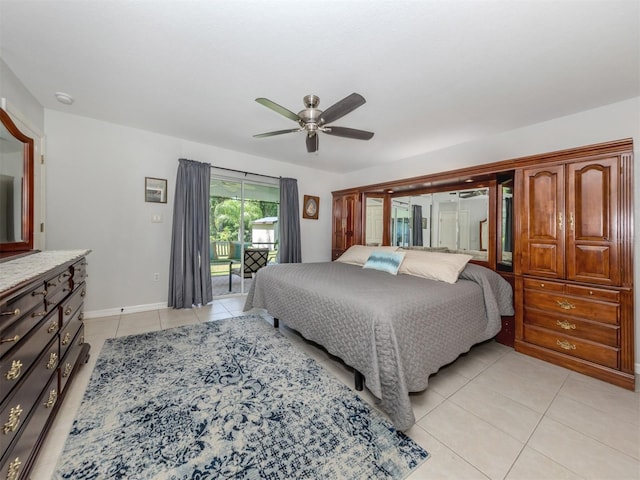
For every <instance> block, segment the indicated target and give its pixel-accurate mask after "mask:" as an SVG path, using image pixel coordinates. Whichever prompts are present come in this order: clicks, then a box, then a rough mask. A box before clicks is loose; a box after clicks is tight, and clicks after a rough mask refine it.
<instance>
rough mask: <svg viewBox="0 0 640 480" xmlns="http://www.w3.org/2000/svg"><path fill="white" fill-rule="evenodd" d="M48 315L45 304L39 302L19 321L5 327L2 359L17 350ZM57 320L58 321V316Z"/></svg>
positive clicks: (0, 348)
mask: <svg viewBox="0 0 640 480" xmlns="http://www.w3.org/2000/svg"><path fill="white" fill-rule="evenodd" d="M46 314H47V312H46V311H45V310H44V303H42V302H39V303H38V305H37V306H36V307H35V308H33V309H32V310H31V311H28V312H24V313H23V314H21V315H20V318H19V319H17V320H16V321H15V322H12V323H11V324H10V325H8V326H7V327H5V328H4V329H3V330H2V332H1V333H0V357H3V356H4V355H6V354H7V352H9V351H10V350H11V349H12V348H15V346H16V345H18V344H19V343H20V342H21V341H22V340H23V339H24V338H25V337H26V336H27V335H28V334H29V332H30V331H31V330H32V329H33V328H35V327H36V326H38V325H39V324H40V322H41V321H42V317H43V316H44V315H46ZM55 318H56V319H57V316H56V317H55Z"/></svg>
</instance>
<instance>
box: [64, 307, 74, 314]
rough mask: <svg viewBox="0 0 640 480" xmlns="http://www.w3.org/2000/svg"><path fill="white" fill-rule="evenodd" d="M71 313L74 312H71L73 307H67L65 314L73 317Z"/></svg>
mask: <svg viewBox="0 0 640 480" xmlns="http://www.w3.org/2000/svg"><path fill="white" fill-rule="evenodd" d="M71 312H73V310H71V307H67V309H66V310H65V311H64V314H65V315H71Z"/></svg>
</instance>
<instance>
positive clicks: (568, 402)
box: [546, 395, 640, 460]
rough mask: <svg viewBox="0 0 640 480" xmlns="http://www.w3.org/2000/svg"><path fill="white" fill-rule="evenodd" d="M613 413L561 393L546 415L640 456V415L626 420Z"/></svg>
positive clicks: (636, 456) (614, 446)
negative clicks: (638, 422)
mask: <svg viewBox="0 0 640 480" xmlns="http://www.w3.org/2000/svg"><path fill="white" fill-rule="evenodd" d="M616 405H617V404H616ZM612 413H613V412H612ZM612 413H609V411H607V412H602V411H600V410H597V409H595V408H593V407H590V406H588V405H585V404H584V403H581V402H578V401H576V400H573V399H572V398H569V397H564V396H560V395H559V396H558V397H557V398H556V399H555V400H554V401H553V403H551V406H550V407H549V410H548V411H547V414H546V416H547V417H549V418H553V419H554V420H556V421H558V422H560V423H562V424H564V425H567V426H568V427H571V428H572V429H574V430H576V431H578V432H580V433H583V434H585V435H587V436H589V437H591V438H593V439H595V440H598V441H599V442H602V443H604V444H605V445H608V446H610V447H612V448H615V449H616V450H620V451H621V452H622V453H625V454H627V455H629V456H632V457H634V458H635V459H636V460H640V428H638V424H637V422H636V421H635V420H637V419H636V418H628V419H624V420H623V419H621V418H619V417H618V416H616V415H613V414H612Z"/></svg>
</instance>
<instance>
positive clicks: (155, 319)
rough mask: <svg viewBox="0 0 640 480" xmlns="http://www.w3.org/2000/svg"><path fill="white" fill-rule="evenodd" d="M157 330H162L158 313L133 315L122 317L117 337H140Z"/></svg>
mask: <svg viewBox="0 0 640 480" xmlns="http://www.w3.org/2000/svg"><path fill="white" fill-rule="evenodd" d="M157 330H162V324H161V323H160V315H159V314H158V312H157V311H154V312H144V313H132V314H129V315H122V317H120V324H119V325H118V331H117V332H116V336H117V337H126V336H128V335H139V334H141V333H148V332H155V331H157Z"/></svg>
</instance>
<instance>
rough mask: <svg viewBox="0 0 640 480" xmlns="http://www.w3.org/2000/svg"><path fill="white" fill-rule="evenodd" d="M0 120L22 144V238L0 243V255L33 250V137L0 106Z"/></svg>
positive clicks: (4, 255)
mask: <svg viewBox="0 0 640 480" xmlns="http://www.w3.org/2000/svg"><path fill="white" fill-rule="evenodd" d="M0 121H2V124H3V125H4V127H5V128H6V129H7V130H8V131H9V133H10V134H11V135H13V137H14V138H15V139H16V140H18V141H19V142H21V143H23V144H24V154H23V177H22V178H23V181H22V185H23V189H22V240H21V241H19V242H7V243H0V257H6V256H9V255H12V254H18V253H21V252H27V251H29V250H33V188H34V187H33V168H34V167H33V139H32V138H29V137H27V136H26V135H25V134H24V133H22V132H21V131H20V129H18V127H17V126H16V124H15V123H13V120H11V117H10V116H9V114H8V113H7V112H5V111H4V110H3V109H1V108H0Z"/></svg>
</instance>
